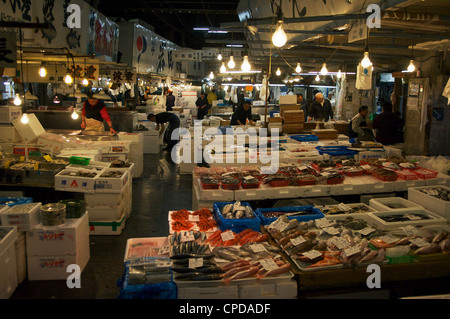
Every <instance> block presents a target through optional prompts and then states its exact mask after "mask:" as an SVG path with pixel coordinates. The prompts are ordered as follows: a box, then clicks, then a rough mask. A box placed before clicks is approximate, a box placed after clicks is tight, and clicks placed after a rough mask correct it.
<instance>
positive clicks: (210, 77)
mask: <svg viewBox="0 0 450 319" xmlns="http://www.w3.org/2000/svg"><path fill="white" fill-rule="evenodd" d="M209 79H210V80H214V73H213V72H212V71H211V73H210V74H209Z"/></svg>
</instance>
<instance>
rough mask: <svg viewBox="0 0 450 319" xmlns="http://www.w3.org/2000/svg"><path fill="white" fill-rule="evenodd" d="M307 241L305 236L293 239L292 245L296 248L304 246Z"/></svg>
mask: <svg viewBox="0 0 450 319" xmlns="http://www.w3.org/2000/svg"><path fill="white" fill-rule="evenodd" d="M305 241H306V239H305V238H303V236H298V237H297V238H291V243H292V245H294V246H298V245H300V244H303V243H304V242H305Z"/></svg>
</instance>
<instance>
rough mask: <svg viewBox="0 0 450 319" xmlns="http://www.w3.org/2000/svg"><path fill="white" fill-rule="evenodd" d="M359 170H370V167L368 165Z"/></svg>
mask: <svg viewBox="0 0 450 319" xmlns="http://www.w3.org/2000/svg"><path fill="white" fill-rule="evenodd" d="M361 168H363V169H365V170H370V169H371V168H372V167H371V166H370V165H362V166H361Z"/></svg>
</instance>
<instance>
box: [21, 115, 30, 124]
mask: <svg viewBox="0 0 450 319" xmlns="http://www.w3.org/2000/svg"><path fill="white" fill-rule="evenodd" d="M20 122H21V123H22V124H28V123H29V122H30V119H29V117H28V114H27V113H24V114H23V115H22V117H21V118H20Z"/></svg>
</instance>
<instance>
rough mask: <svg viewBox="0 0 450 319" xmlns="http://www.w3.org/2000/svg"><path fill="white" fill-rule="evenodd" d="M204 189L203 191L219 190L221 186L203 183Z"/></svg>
mask: <svg viewBox="0 0 450 319" xmlns="http://www.w3.org/2000/svg"><path fill="white" fill-rule="evenodd" d="M202 187H203V189H219V187H220V184H203V183H202Z"/></svg>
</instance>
